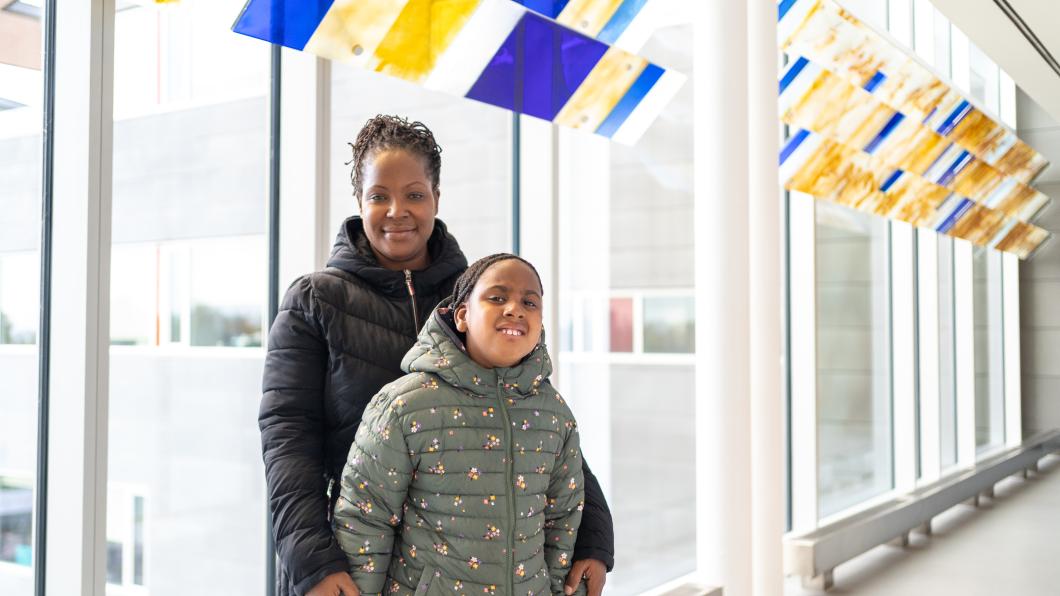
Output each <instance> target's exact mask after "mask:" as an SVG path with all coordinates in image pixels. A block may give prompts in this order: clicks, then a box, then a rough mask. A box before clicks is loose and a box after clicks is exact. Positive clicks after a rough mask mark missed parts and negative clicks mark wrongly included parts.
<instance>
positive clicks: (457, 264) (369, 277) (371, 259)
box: [328, 215, 467, 298]
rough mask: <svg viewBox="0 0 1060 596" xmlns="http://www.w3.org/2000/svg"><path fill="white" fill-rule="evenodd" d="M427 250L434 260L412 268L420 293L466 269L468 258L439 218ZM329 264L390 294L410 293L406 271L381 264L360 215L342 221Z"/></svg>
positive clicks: (414, 280)
mask: <svg viewBox="0 0 1060 596" xmlns="http://www.w3.org/2000/svg"><path fill="white" fill-rule="evenodd" d="M427 252H428V253H429V254H430V256H431V264H430V265H428V266H427V268H426V269H424V270H422V271H413V276H412V282H413V285H414V286H415V288H416V292H417V293H418V294H420V293H422V294H433V293H435V291H436V289H437V288H438V287H439V286H440V285H442V283H443V282H445V281H446V280H448V279H450V278H452V277H453V276H455V275H458V274H460V273H461V272H463V271H464V270H465V269H467V258H466V257H464V253H463V252H461V251H460V245H459V244H457V242H456V238H453V236H452V235H451V234H450V233H449V230H448V228H446V226H445V223H444V222H442V220H440V219H437V218H435V220H434V231H433V232H432V233H431V237H430V238H429V239H428V240H427ZM328 267H335V268H337V269H342V270H343V271H347V272H349V273H351V274H353V275H356V276H357V277H359V278H361V279H363V280H364V281H366V282H368V283H369V284H371V285H372V286H374V287H375V288H376V289H378V290H379V291H380V292H381V293H383V294H386V295H388V296H393V297H395V298H398V297H407V296H408V289H407V288H406V287H405V274H404V272H402V271H394V270H392V269H387V268H385V267H383V266H382V265H380V264H379V261H378V260H377V259H376V258H375V253H373V252H372V246H371V245H370V244H369V243H368V236H366V235H365V233H364V220H362V219H361V217H360V216H359V215H354V216H352V217H349V218H347V219H346V221H344V222H342V226H341V227H340V228H339V234H338V236H336V238H335V245H334V246H333V247H332V249H331V257H330V258H329V259H328Z"/></svg>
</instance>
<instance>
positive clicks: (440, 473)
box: [333, 254, 585, 596]
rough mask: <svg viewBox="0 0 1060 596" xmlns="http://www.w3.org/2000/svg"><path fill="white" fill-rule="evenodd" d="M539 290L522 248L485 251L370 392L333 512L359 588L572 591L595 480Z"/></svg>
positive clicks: (364, 590)
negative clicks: (590, 482) (383, 382)
mask: <svg viewBox="0 0 1060 596" xmlns="http://www.w3.org/2000/svg"><path fill="white" fill-rule="evenodd" d="M541 297H542V289H541V281H540V278H539V276H538V275H537V271H536V270H535V269H534V268H533V266H531V265H530V264H529V263H528V262H526V261H524V260H523V259H521V258H519V257H516V256H514V255H510V254H497V255H492V256H489V257H486V258H484V259H482V260H480V261H478V262H476V263H475V264H474V265H472V266H471V267H470V268H469V269H468V270H467V271H466V272H465V273H464V274H463V275H462V276H461V277H460V279H458V280H457V283H456V287H455V289H454V292H453V296H452V297H451V298H450V300H448V301H446V302H444V303H443V304H442V305H441V306H440V307H439V308H438V309H436V310H435V311H434V313H433V315H432V316H431V318H430V319H429V320H428V321H427V324H426V325H424V327H423V330H422V331H421V332H420V335H419V340H418V342H417V344H416V345H415V346H413V348H412V349H411V350H410V351H409V352H408V354H406V355H405V358H404V360H403V361H402V369H403V370H405V371H406V372H407V373H408V374H406V375H405V376H404V377H402V378H400V379H398V380H397V381H394V382H393V383H390V384H389V385H387V386H386V387H384V388H383V389H382V390H381V391H380V392H379V394H378V395H376V396H375V397H374V398H373V399H372V401H371V403H370V404H369V406H368V408H367V410H366V411H365V413H364V421H363V423H362V424H361V426H360V428H359V429H358V431H357V438H356V440H355V442H354V444H353V447H352V448H351V449H350V454H349V459H348V461H347V463H346V467H345V469H344V470H343V473H342V490H341V493H340V496H339V500H338V502H337V503H336V505H335V515H334V521H333V525H334V529H335V535H336V537H337V539H338V541H339V544H340V545H341V546H342V549H343V550H344V551H345V553H346V556H347V558H348V560H349V565H350V573H351V575H352V576H353V578H354V581H355V582H356V584H357V587H358V589H359V590H360V593H361V594H376V593H388V594H413V593H415V594H421V595H422V594H428V595H432V594H505V595H515V594H519V595H521V594H527V595H529V596H534V595H537V594H550V593H551V594H563V593H564V579H565V577H566V576H567V573H568V571H569V569H570V565H571V562H572V555H573V549H574V542H575V537H576V533H577V530H578V525H579V523H580V521H581V516H582V509H583V506H584V497H585V491H584V489H583V487H582V483H583V476H582V461H581V450H580V448H579V446H578V432H577V425H576V424H575V422H574V417H573V415H572V414H571V411H570V409H569V408H568V407H567V405H566V403H565V402H564V401H563V398H562V397H561V396H560V395H559V394H558V393H557V392H556V391H555V389H553V387H552V385H551V383H550V382H549V380H548V377H549V375H550V374H551V372H552V365H551V361H550V359H549V357H548V354H547V352H546V350H545V344H544V338H543V335H542V329H541Z"/></svg>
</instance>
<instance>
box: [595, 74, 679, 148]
mask: <svg viewBox="0 0 1060 596" xmlns="http://www.w3.org/2000/svg"><path fill="white" fill-rule="evenodd" d="M662 75H663V69H661V68H659V67H658V66H655V65H654V64H649V65H648V66H647V67H646V68H645V69H644V71H643V72H641V73H640V76H639V77H637V80H636V81H634V82H633V86H632V87H630V88H629V91H627V92H626V94H625V95H624V96H622V99H620V100H619V101H618V103H617V104H615V108H614V109H613V110H611V113H610V114H608V115H607V118H605V119H604V121H603V122H601V123H600V127H599V128H597V129H596V134H598V135H603V136H605V137H608V138H610V137H611V135H613V134H615V131H617V130H618V129H619V127H621V126H622V123H623V122H625V121H626V118H629V115H630V113H631V112H632V111H633V108H636V107H637V105H638V104H640V102H641V100H642V99H644V96H645V95H647V94H648V92H649V91H651V88H652V87H654V86H655V82H656V81H658V80H659V77H661V76H662Z"/></svg>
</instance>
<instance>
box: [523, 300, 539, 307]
mask: <svg viewBox="0 0 1060 596" xmlns="http://www.w3.org/2000/svg"><path fill="white" fill-rule="evenodd" d="M523 304H525V305H527V306H529V307H530V308H537V303H536V302H534V301H533V300H524V301H523Z"/></svg>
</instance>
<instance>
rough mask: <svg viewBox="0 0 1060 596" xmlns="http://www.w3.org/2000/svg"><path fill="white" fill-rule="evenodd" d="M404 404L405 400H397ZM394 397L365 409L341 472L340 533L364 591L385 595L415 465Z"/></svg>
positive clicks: (355, 577)
mask: <svg viewBox="0 0 1060 596" xmlns="http://www.w3.org/2000/svg"><path fill="white" fill-rule="evenodd" d="M398 403H400V402H398ZM402 430H403V429H402V425H401V423H400V422H399V417H398V415H397V412H396V409H395V407H394V400H393V399H391V398H389V397H388V396H387V395H386V394H385V393H380V394H379V395H377V396H376V397H375V398H373V399H372V401H371V403H370V404H369V405H368V408H367V409H366V410H365V413H364V418H363V420H362V421H361V425H360V427H358V428H357V437H356V438H355V439H354V442H353V445H352V446H351V447H350V455H349V458H348V459H347V460H346V466H345V468H343V470H342V489H341V491H340V492H339V500H338V501H336V502H335V517H334V520H333V522H332V523H333V525H334V528H335V537H336V538H337V539H338V541H339V544H340V545H341V546H342V550H343V551H344V552H345V553H346V559H347V561H348V562H349V570H350V575H352V576H353V581H354V583H356V584H357V588H358V589H359V590H360V591H361V594H362V595H368V594H381V593H382V592H383V591H384V588H385V587H386V578H387V570H388V569H389V568H390V557H391V554H392V553H393V549H394V536H395V535H396V533H397V528H398V526H399V525H400V524H401V519H402V505H403V504H404V502H405V496H406V494H407V493H408V487H409V483H410V482H411V480H412V471H413V463H412V460H411V459H410V456H409V453H408V446H407V444H406V442H405V437H404V435H403V434H402Z"/></svg>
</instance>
